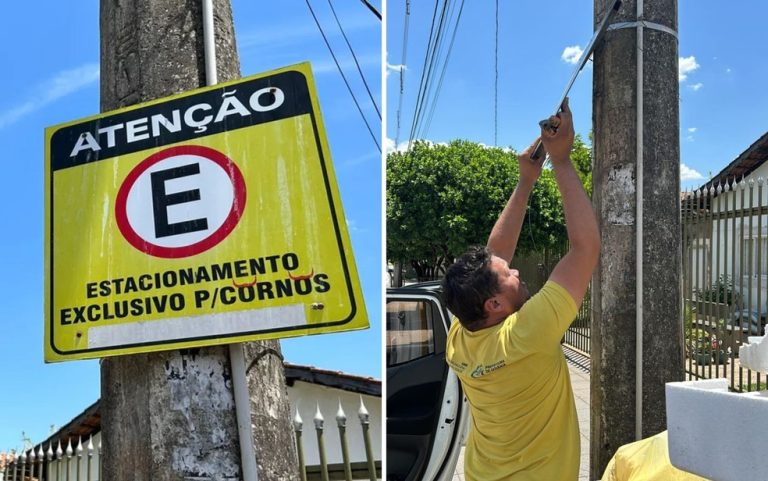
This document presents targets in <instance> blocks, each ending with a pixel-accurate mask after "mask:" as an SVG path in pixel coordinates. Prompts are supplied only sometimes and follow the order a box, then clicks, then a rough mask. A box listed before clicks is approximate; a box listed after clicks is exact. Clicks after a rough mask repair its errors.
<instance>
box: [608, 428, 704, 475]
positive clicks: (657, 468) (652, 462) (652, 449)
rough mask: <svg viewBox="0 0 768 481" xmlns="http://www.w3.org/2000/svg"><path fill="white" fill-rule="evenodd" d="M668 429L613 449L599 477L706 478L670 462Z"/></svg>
mask: <svg viewBox="0 0 768 481" xmlns="http://www.w3.org/2000/svg"><path fill="white" fill-rule="evenodd" d="M668 446H669V443H668V441H667V432H666V431H662V432H660V433H659V434H657V435H656V436H652V437H650V438H646V439H641V440H640V441H636V442H634V443H630V444H625V445H624V446H621V447H620V448H619V449H618V450H616V454H614V455H613V457H612V458H611V460H610V461H609V462H608V466H606V468H605V472H604V473H603V477H602V481H707V478H702V477H701V476H696V475H695V474H693V473H688V472H686V471H683V470H681V469H677V468H676V467H674V466H672V462H671V461H670V460H669V448H668Z"/></svg>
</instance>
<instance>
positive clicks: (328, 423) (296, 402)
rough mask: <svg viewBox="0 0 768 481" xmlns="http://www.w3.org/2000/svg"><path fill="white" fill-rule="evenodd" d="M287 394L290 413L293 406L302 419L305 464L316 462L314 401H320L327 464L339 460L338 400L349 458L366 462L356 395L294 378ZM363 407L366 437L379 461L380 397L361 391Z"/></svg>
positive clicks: (317, 461) (357, 395) (318, 457)
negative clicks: (344, 419)
mask: <svg viewBox="0 0 768 481" xmlns="http://www.w3.org/2000/svg"><path fill="white" fill-rule="evenodd" d="M288 397H289V399H290V403H291V415H292V416H295V414H296V407H297V406H298V408H299V414H300V415H301V418H302V420H303V422H304V424H303V429H302V439H303V442H304V444H303V446H304V460H305V464H306V465H307V466H311V465H317V464H320V455H319V453H318V447H317V434H316V431H315V424H314V417H315V412H316V409H317V403H319V405H320V413H321V414H322V415H323V418H324V419H325V423H324V433H323V440H324V444H325V450H326V460H327V462H328V464H334V463H341V462H342V456H341V444H340V438H339V428H338V427H337V424H336V412H337V411H338V410H339V400H341V405H342V408H343V409H344V412H345V414H346V416H347V429H346V431H347V443H348V446H349V457H350V461H351V462H353V463H355V462H363V463H364V462H366V457H365V444H364V442H363V432H362V427H361V425H360V420H359V418H358V416H357V411H358V409H359V408H360V395H359V394H355V393H351V392H349V391H345V390H343V389H337V388H331V387H327V386H321V385H319V384H313V383H308V382H304V381H296V382H295V383H294V385H293V386H292V387H289V388H288ZM362 398H363V402H364V403H365V407H366V409H367V410H368V413H369V414H370V431H369V432H370V437H371V444H372V446H373V455H374V458H375V460H377V461H381V459H382V455H381V438H382V423H383V420H382V417H381V398H379V397H375V396H369V395H366V394H363V395H362Z"/></svg>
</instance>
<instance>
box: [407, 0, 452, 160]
mask: <svg viewBox="0 0 768 481" xmlns="http://www.w3.org/2000/svg"><path fill="white" fill-rule="evenodd" d="M439 3H440V2H439V0H435V9H434V11H433V13H432V24H431V26H430V29H429V41H428V42H427V50H426V52H425V53H424V65H423V66H422V70H421V80H420V82H419V91H418V94H417V95H416V108H415V111H414V115H413V120H412V121H411V131H410V134H409V136H408V150H410V148H411V145H412V143H413V139H414V138H415V137H416V132H417V131H418V129H417V126H418V124H419V119H420V117H421V112H422V109H423V106H424V100H425V96H426V92H427V87H428V85H429V82H430V79H431V76H432V68H433V66H434V64H435V52H436V51H437V45H438V42H439V40H440V38H441V33H442V28H443V25H444V21H445V13H446V9H447V6H448V2H447V1H446V2H444V3H443V8H442V10H441V12H440V20H439V21H437V9H438V5H439ZM435 23H437V24H438V25H437V29H435Z"/></svg>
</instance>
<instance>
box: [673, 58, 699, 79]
mask: <svg viewBox="0 0 768 481" xmlns="http://www.w3.org/2000/svg"><path fill="white" fill-rule="evenodd" d="M697 68H699V64H698V63H696V57H694V56H693V55H691V56H690V57H680V63H679V64H678V67H677V79H678V80H679V81H680V82H682V81H684V80H685V79H687V78H688V74H689V73H691V72H693V71H694V70H696V69H697Z"/></svg>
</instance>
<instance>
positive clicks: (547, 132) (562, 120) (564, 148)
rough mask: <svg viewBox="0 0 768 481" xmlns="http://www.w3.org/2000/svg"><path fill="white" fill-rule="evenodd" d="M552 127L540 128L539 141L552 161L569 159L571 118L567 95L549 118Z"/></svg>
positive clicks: (571, 142)
mask: <svg viewBox="0 0 768 481" xmlns="http://www.w3.org/2000/svg"><path fill="white" fill-rule="evenodd" d="M549 122H550V124H551V125H552V126H553V127H554V129H547V128H542V129H541V141H542V142H543V143H544V148H545V149H546V150H547V153H548V154H549V157H550V159H551V160H552V162H559V161H570V158H571V150H572V149H573V135H574V134H573V118H572V116H571V109H570V108H569V107H568V97H566V98H565V101H564V102H563V106H562V110H561V111H560V112H558V113H557V115H556V116H553V117H550V118H549Z"/></svg>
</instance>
